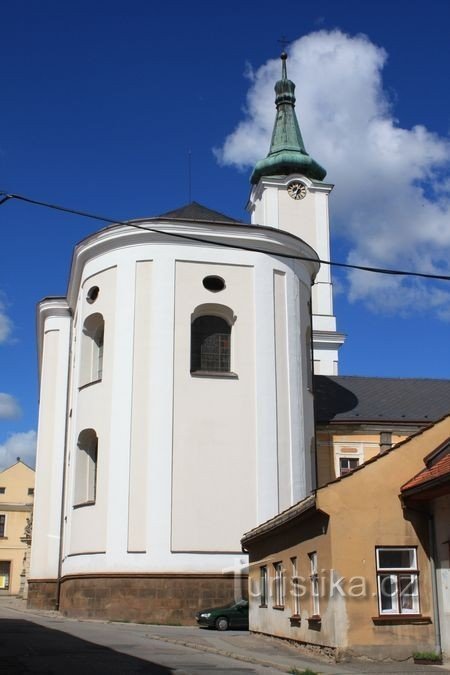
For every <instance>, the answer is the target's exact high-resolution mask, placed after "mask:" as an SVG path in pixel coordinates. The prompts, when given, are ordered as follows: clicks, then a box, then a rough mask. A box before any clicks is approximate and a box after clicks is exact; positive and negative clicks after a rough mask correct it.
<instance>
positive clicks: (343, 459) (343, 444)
mask: <svg viewBox="0 0 450 675" xmlns="http://www.w3.org/2000/svg"><path fill="white" fill-rule="evenodd" d="M369 446H370V448H372V446H373V448H374V449H375V452H376V453H378V444H377V443H373V444H370V443H369V442H364V443H363V442H362V441H353V439H352V438H350V437H349V438H348V439H343V440H342V441H334V442H333V452H334V470H335V476H336V478H337V477H338V476H343V475H345V474H346V473H349V472H350V471H353V469H355V468H356V467H357V466H359V465H360V464H362V463H363V462H364V452H365V449H366V448H369ZM370 448H369V449H370Z"/></svg>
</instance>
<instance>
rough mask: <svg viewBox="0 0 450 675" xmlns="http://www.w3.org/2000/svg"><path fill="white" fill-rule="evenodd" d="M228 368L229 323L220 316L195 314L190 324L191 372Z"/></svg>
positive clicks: (229, 367)
mask: <svg viewBox="0 0 450 675" xmlns="http://www.w3.org/2000/svg"><path fill="white" fill-rule="evenodd" d="M230 370H231V324H230V323H229V322H228V321H227V320H226V319H224V318H223V317H221V316H216V315H212V314H203V315H201V316H197V317H196V318H194V320H193V321H192V325H191V373H196V372H205V373H229V372H230Z"/></svg>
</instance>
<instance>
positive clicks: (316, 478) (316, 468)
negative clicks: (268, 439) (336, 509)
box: [308, 282, 319, 491]
mask: <svg viewBox="0 0 450 675" xmlns="http://www.w3.org/2000/svg"><path fill="white" fill-rule="evenodd" d="M313 286H314V282H313V283H312V284H311V297H310V299H309V302H308V308H309V325H310V329H311V337H310V347H309V349H310V355H311V356H310V359H309V360H310V367H311V394H312V397H313V425H314V436H313V440H314V481H313V482H314V485H311V488H312V491H315V490H317V487H318V476H319V474H318V471H319V464H318V460H317V425H316V406H315V403H316V395H315V392H314V337H313V311H312V287H313Z"/></svg>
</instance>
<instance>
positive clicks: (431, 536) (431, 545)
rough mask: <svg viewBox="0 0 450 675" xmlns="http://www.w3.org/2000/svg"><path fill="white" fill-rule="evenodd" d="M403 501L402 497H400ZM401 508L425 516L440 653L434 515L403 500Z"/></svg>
mask: <svg viewBox="0 0 450 675" xmlns="http://www.w3.org/2000/svg"><path fill="white" fill-rule="evenodd" d="M402 501H403V499H402ZM403 508H404V509H405V510H407V511H413V512H414V513H420V514H421V515H422V516H425V517H426V518H427V521H428V546H429V549H430V574H431V597H432V599H433V623H434V649H435V652H436V654H439V655H440V654H442V646H441V622H440V619H439V596H438V591H437V576H436V562H435V560H436V531H435V527H434V516H433V514H431V513H429V512H428V511H423V510H422V509H416V508H413V507H412V506H407V505H406V504H405V503H404V502H403Z"/></svg>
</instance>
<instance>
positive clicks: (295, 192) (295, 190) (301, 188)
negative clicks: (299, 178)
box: [287, 182, 306, 199]
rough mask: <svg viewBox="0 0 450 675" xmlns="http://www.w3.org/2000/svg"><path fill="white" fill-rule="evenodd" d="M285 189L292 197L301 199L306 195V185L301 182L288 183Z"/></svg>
mask: <svg viewBox="0 0 450 675" xmlns="http://www.w3.org/2000/svg"><path fill="white" fill-rule="evenodd" d="M287 191H288V194H289V196H290V197H292V199H303V197H306V185H303V183H298V182H295V183H290V184H289V185H288V189H287Z"/></svg>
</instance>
